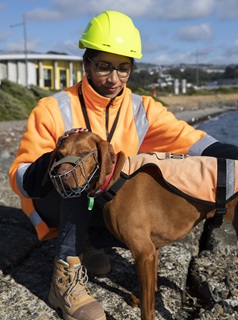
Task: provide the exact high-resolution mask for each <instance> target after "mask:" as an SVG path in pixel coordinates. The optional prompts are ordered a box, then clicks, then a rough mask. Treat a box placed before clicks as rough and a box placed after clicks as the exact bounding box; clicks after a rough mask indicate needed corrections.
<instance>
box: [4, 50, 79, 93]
mask: <svg viewBox="0 0 238 320" xmlns="http://www.w3.org/2000/svg"><path fill="white" fill-rule="evenodd" d="M82 75H83V63H82V58H81V57H79V56H71V55H66V54H57V53H45V54H41V53H27V55H26V54H24V53H7V52H0V81H1V80H2V79H8V80H10V81H12V82H16V83H17V84H20V85H23V86H28V85H31V84H32V85H36V86H39V87H41V88H44V89H56V90H60V89H62V88H65V87H69V86H71V85H73V84H74V83H76V82H79V81H80V80H81V79H82Z"/></svg>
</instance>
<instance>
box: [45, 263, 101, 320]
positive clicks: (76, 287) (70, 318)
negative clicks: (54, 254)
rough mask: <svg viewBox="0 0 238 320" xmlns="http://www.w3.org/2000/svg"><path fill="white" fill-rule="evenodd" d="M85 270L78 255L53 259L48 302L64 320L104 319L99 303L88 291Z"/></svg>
mask: <svg viewBox="0 0 238 320" xmlns="http://www.w3.org/2000/svg"><path fill="white" fill-rule="evenodd" d="M87 282H88V276H87V270H86V269H85V267H84V266H82V264H81V261H80V259H79V257H67V258H66V262H65V261H63V260H55V262H54V273H53V279H52V284H51V288H50V294H49V302H50V304H51V305H52V306H53V307H54V308H56V309H57V308H60V309H61V310H62V312H63V317H64V319H65V320H76V319H77V320H106V316H105V313H104V310H103V308H102V306H101V304H100V303H99V302H98V301H97V300H95V299H94V298H93V297H92V296H91V295H90V293H89V291H88V289H87V287H86V284H87Z"/></svg>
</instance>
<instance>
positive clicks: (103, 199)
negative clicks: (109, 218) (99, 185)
mask: <svg viewBox="0 0 238 320" xmlns="http://www.w3.org/2000/svg"><path fill="white" fill-rule="evenodd" d="M127 179H128V178H127V176H126V175H124V174H123V173H122V172H121V175H120V177H119V178H118V179H117V181H116V182H115V183H114V184H113V185H112V186H111V188H110V189H109V190H106V191H104V192H103V193H102V194H101V195H100V197H98V198H95V202H96V205H97V206H99V207H100V208H103V207H104V205H105V204H106V203H107V202H109V201H111V200H112V199H113V198H114V196H115V195H116V194H117V192H118V190H120V189H121V187H122V186H123V184H124V183H125V182H126V180H127Z"/></svg>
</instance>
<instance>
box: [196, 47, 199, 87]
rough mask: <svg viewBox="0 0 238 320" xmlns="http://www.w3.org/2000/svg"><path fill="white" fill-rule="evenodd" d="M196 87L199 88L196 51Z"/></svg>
mask: <svg viewBox="0 0 238 320" xmlns="http://www.w3.org/2000/svg"><path fill="white" fill-rule="evenodd" d="M196 85H197V87H198V86H199V64H198V51H196Z"/></svg>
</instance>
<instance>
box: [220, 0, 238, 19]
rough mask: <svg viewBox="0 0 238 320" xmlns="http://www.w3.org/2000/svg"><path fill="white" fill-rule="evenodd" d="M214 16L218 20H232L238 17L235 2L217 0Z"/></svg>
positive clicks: (237, 5) (237, 3)
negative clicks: (215, 15)
mask: <svg viewBox="0 0 238 320" xmlns="http://www.w3.org/2000/svg"><path fill="white" fill-rule="evenodd" d="M216 14H217V16H218V18H219V19H234V18H237V17H238V2H237V0H225V1H224V0H217V4H216Z"/></svg>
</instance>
